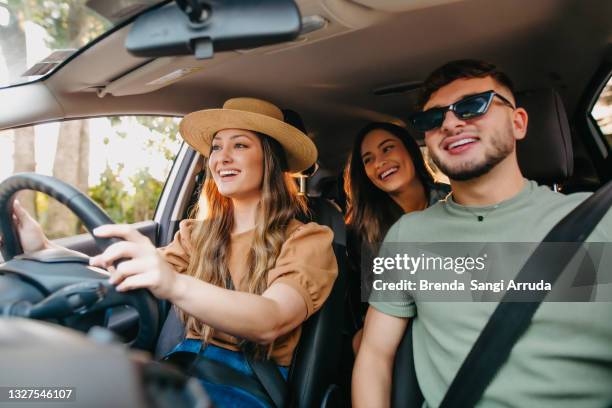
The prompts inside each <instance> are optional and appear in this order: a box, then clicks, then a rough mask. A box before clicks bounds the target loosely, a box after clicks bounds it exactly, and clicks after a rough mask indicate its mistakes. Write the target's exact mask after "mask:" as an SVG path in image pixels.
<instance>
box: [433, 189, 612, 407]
mask: <svg viewBox="0 0 612 408" xmlns="http://www.w3.org/2000/svg"><path fill="white" fill-rule="evenodd" d="M611 205H612V182H608V183H607V184H606V185H604V186H603V187H602V188H600V189H599V190H598V191H597V192H596V193H595V194H593V195H592V196H590V197H589V198H587V199H586V200H585V201H584V202H582V203H581V204H580V205H578V207H576V208H575V209H574V210H573V211H571V212H570V213H569V214H568V215H566V216H565V217H564V218H563V219H562V220H561V221H559V223H557V225H555V227H554V228H553V229H552V230H551V231H550V232H549V233H548V234H547V235H546V237H545V238H544V239H543V240H542V242H543V243H546V242H576V243H581V242H584V241H585V240H586V238H587V237H588V236H589V235H590V234H591V232H592V231H593V229H595V227H596V226H597V224H598V223H599V222H600V221H601V219H602V218H603V216H604V215H605V214H606V213H607V212H608V210H609V209H610V206H611ZM578 247H579V245H573V246H572V247H571V248H570V249H569V250H567V251H561V252H559V251H555V248H553V247H552V246H551V245H542V244H540V245H539V246H538V247H537V248H536V250H535V251H534V253H533V254H532V255H531V256H530V257H529V259H528V260H527V262H526V263H525V265H523V267H522V269H521V270H520V272H519V273H518V275H517V277H516V279H515V281H516V282H539V281H540V280H541V279H544V280H545V281H547V282H550V283H551V286H552V285H554V283H555V282H556V280H557V278H558V277H559V275H560V274H561V272H562V271H563V270H564V269H565V267H566V266H567V265H568V263H569V262H570V261H571V259H572V258H573V257H574V255H575V254H576V253H577V252H578ZM547 294H548V291H539V292H532V293H530V295H531V296H533V298H534V299H536V300H535V301H532V302H522V303H518V302H512V301H511V298H513V297H514V298H516V293H515V292H514V291H512V292H511V293H510V292H506V294H505V295H504V297H503V298H502V300H501V302H500V303H499V304H498V305H497V308H496V309H495V311H494V312H493V315H491V318H490V319H489V321H488V322H487V324H486V326H485V327H484V329H483V330H482V332H481V333H480V336H479V337H478V339H477V340H476V343H474V346H473V347H472V349H471V350H470V353H469V354H468V356H467V357H466V359H465V360H464V361H463V364H462V365H461V367H460V368H459V371H458V372H457V375H456V376H455V378H454V379H453V382H452V383H451V385H450V387H449V389H448V391H447V392H446V395H445V396H444V399H443V400H442V403H441V404H440V407H441V408H451V407H452V408H454V407H473V406H475V405H476V404H477V403H478V401H480V399H481V398H482V395H483V394H484V392H485V390H486V389H487V387H488V386H489V384H490V383H491V381H492V380H493V377H495V374H496V373H497V371H499V369H500V368H501V366H502V365H503V364H504V363H505V362H506V360H507V359H508V356H509V355H510V352H511V351H512V348H513V347H514V345H515V344H516V342H517V341H518V340H519V338H520V337H521V336H522V335H523V334H524V333H525V331H527V328H528V327H529V325H530V324H531V320H532V318H533V315H534V314H535V312H536V311H537V310H538V307H539V306H540V304H541V303H542V301H543V300H544V298H545V297H546V295H547Z"/></svg>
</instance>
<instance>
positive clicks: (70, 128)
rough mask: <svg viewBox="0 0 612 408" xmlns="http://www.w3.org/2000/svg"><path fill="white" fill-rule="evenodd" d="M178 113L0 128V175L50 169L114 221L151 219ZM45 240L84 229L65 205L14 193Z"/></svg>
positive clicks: (173, 146) (172, 152)
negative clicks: (40, 227) (37, 224)
mask: <svg viewBox="0 0 612 408" xmlns="http://www.w3.org/2000/svg"><path fill="white" fill-rule="evenodd" d="M178 122H179V118H173V117H153V116H124V117H102V118H93V119H84V120H70V121H63V122H55V123H47V124H41V125H36V126H30V127H23V128H18V129H11V130H4V131H0V181H2V180H4V179H6V178H7V177H9V176H10V175H12V174H15V173H18V172H26V171H27V172H36V173H40V174H45V175H50V176H55V177H57V178H59V179H61V180H63V181H65V182H67V183H69V184H71V185H73V186H75V187H77V188H78V189H79V190H81V191H82V192H84V193H86V194H87V195H88V196H89V197H91V198H92V199H93V200H94V201H96V202H97V203H98V204H99V205H100V206H101V207H102V208H103V209H104V210H106V212H107V213H108V214H109V216H110V217H111V218H112V219H113V220H114V221H115V222H117V223H134V222H138V221H144V220H150V219H152V218H153V213H154V211H155V206H156V204H157V201H158V200H159V197H160V195H161V191H162V188H163V185H164V181H165V180H166V177H167V176H168V173H169V172H170V168H171V165H172V162H173V160H174V157H175V156H176V154H177V153H178V150H179V148H180V145H181V140H180V138H179V137H178ZM18 198H19V200H20V202H21V203H22V204H23V206H24V207H25V208H26V209H27V210H28V211H29V212H30V213H31V214H33V215H34V216H35V218H37V219H38V221H39V222H40V223H41V224H42V226H43V229H44V230H45V232H46V234H47V236H49V237H50V238H51V239H55V238H62V237H67V236H72V235H75V234H77V233H81V232H84V230H83V228H82V227H81V225H79V223H78V221H77V219H76V217H74V216H73V215H72V214H71V213H70V212H69V211H68V210H67V209H66V208H65V207H64V206H63V205H61V204H59V203H58V202H57V201H55V200H54V199H51V198H49V197H48V196H46V195H44V194H42V193H34V192H30V191H24V192H20V193H19V196H18Z"/></svg>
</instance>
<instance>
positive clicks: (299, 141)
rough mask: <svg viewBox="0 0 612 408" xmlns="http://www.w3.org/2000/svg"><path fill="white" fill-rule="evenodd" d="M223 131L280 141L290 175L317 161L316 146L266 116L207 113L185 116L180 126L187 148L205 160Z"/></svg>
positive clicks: (230, 111)
mask: <svg viewBox="0 0 612 408" xmlns="http://www.w3.org/2000/svg"><path fill="white" fill-rule="evenodd" d="M223 129H246V130H251V131H255V132H259V133H263V134H265V135H268V136H270V137H271V138H273V139H275V140H277V141H278V142H279V143H280V144H281V145H282V146H283V149H284V150H285V154H286V156H287V166H288V171H290V172H292V173H297V172H300V171H303V170H306V169H307V168H309V167H310V166H312V165H313V164H314V163H315V161H316V160H317V148H316V146H315V144H314V143H313V142H312V140H310V138H309V137H308V136H306V135H305V134H304V133H303V132H301V131H300V130H299V129H297V128H295V127H293V126H291V125H289V124H287V123H285V122H283V121H281V120H278V119H274V118H272V117H270V116H267V115H262V114H259V113H254V112H248V111H242V110H235V109H206V110H201V111H196V112H192V113H190V114H188V115H186V116H185V117H184V118H183V120H182V121H181V123H180V125H179V131H180V133H181V136H182V137H183V139H185V141H186V142H187V144H189V145H190V146H191V147H193V148H194V149H195V150H197V151H198V152H200V153H201V154H202V155H204V156H205V157H208V156H209V154H210V145H211V142H212V138H213V136H214V135H215V134H216V133H217V132H218V131H220V130H223Z"/></svg>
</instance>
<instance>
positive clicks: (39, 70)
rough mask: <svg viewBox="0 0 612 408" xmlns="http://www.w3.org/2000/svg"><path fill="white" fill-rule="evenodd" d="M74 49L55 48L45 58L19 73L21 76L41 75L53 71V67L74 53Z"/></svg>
mask: <svg viewBox="0 0 612 408" xmlns="http://www.w3.org/2000/svg"><path fill="white" fill-rule="evenodd" d="M75 51H76V50H72V49H68V50H55V51H53V52H52V53H51V54H49V55H48V56H47V57H46V58H43V59H42V60H41V61H39V62H37V63H36V64H34V65H33V66H31V67H30V68H29V69H28V70H27V71H26V72H24V73H23V74H21V76H22V77H30V76H41V75H46V74H48V73H49V72H51V71H53V69H54V68H55V67H57V66H58V65H59V64H61V63H62V62H64V60H66V58H68V57H70V56H71V55H72V54H74V53H75Z"/></svg>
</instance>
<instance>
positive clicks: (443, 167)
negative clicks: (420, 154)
mask: <svg viewBox="0 0 612 408" xmlns="http://www.w3.org/2000/svg"><path fill="white" fill-rule="evenodd" d="M511 132H512V130H511V129H508V130H507V131H506V132H503V133H500V134H498V135H497V137H495V136H494V137H493V139H492V141H491V148H490V149H488V150H487V151H485V156H484V158H483V160H482V161H480V162H466V163H460V164H459V165H456V166H454V167H451V166H450V165H447V164H446V163H443V162H442V161H441V160H440V158H439V157H438V156H437V155H436V154H435V153H434V152H433V151H432V152H431V159H432V160H433V162H434V164H435V165H436V166H438V168H439V169H440V171H442V173H444V174H446V175H447V176H448V178H449V179H451V180H456V181H467V180H472V179H475V178H477V177H480V176H482V175H484V174H487V173H488V172H489V171H491V169H492V168H493V167H495V166H497V164H499V163H500V162H501V161H502V160H504V159H505V158H506V157H508V156H509V155H510V153H512V152H513V151H514V139H513V138H512V136H511V135H512V133H511Z"/></svg>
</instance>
